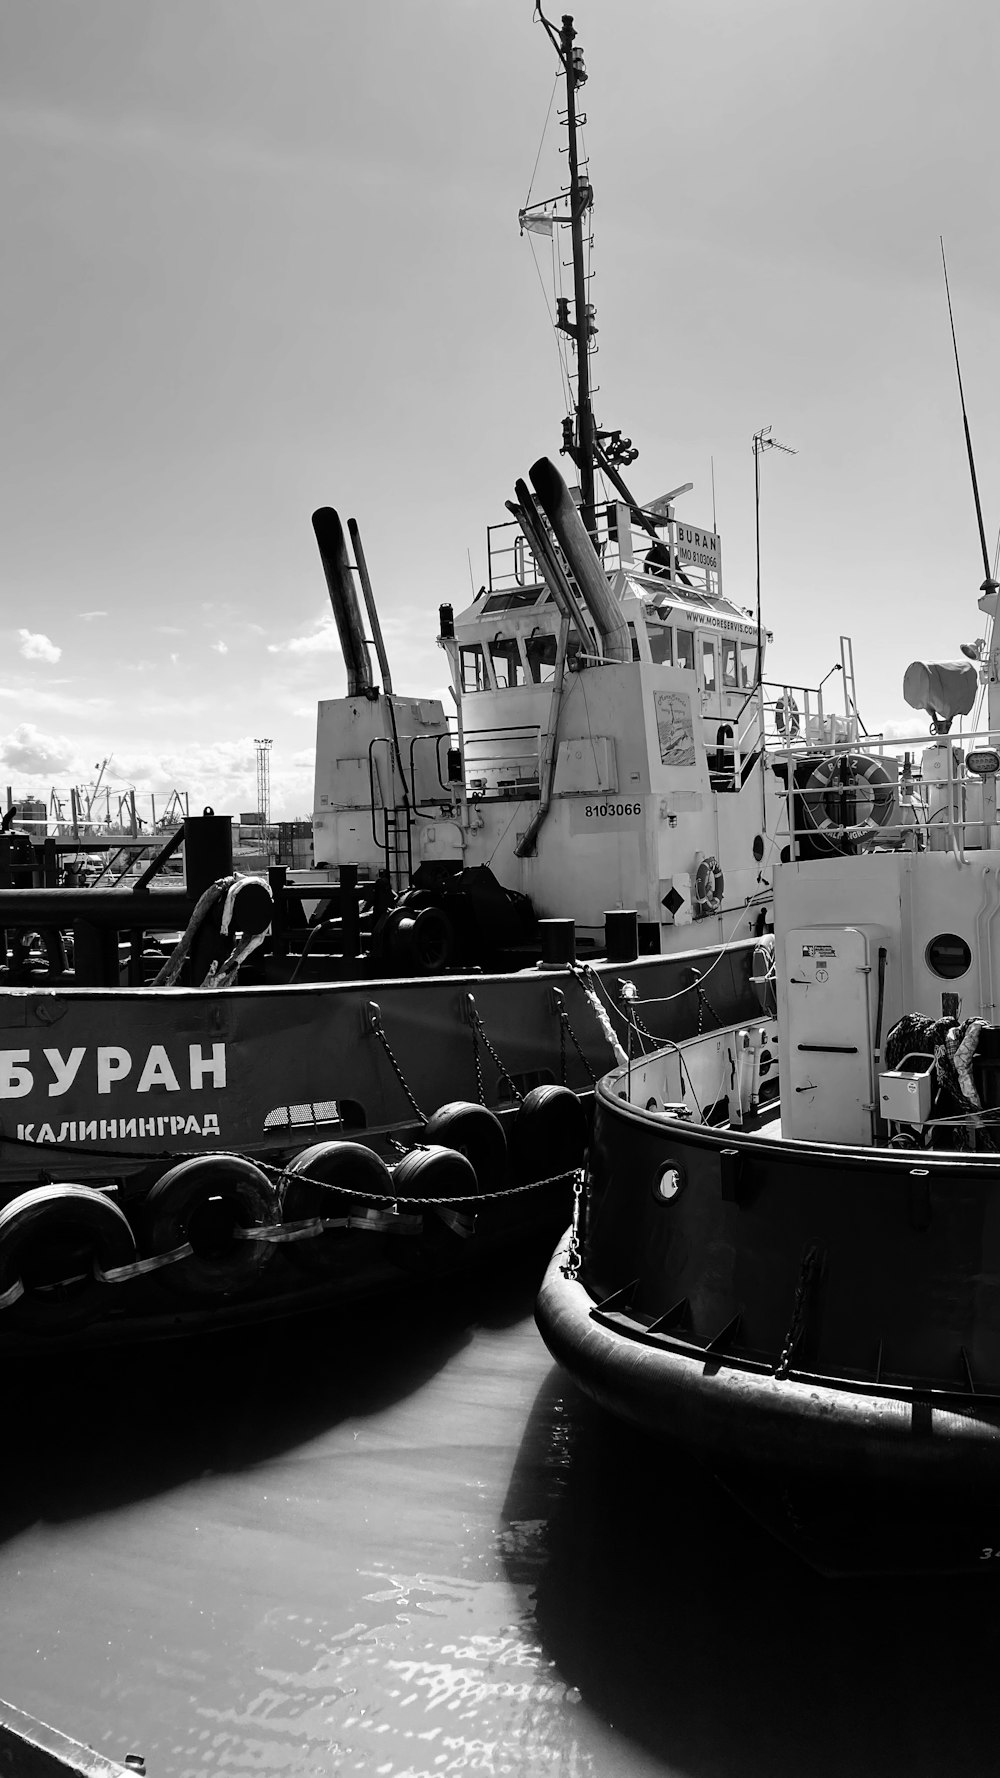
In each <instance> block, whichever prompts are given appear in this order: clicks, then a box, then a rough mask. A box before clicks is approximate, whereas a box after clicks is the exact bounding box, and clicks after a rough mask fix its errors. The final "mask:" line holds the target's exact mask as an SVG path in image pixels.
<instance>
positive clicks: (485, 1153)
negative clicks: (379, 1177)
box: [422, 1099, 507, 1192]
mask: <svg viewBox="0 0 1000 1778" xmlns="http://www.w3.org/2000/svg"><path fill="white" fill-rule="evenodd" d="M422 1140H423V1141H424V1142H428V1143H432V1144H437V1145H440V1146H441V1147H443V1148H454V1149H456V1150H457V1151H458V1153H459V1154H464V1155H465V1157H466V1159H467V1160H469V1161H471V1162H472V1165H473V1167H474V1168H475V1173H476V1179H477V1180H478V1182H479V1189H480V1191H484V1192H492V1191H499V1190H500V1188H501V1186H502V1185H503V1182H504V1177H505V1175H506V1172H507V1138H506V1136H505V1135H504V1129H503V1124H502V1123H501V1122H500V1119H499V1118H498V1117H497V1115H496V1113H495V1112H493V1111H490V1110H489V1109H488V1107H487V1106H485V1105H474V1104H473V1103H472V1102H471V1100H467V1099H453V1100H451V1101H450V1102H449V1103H448V1104H447V1105H439V1106H438V1108H437V1110H436V1111H435V1112H434V1113H433V1115H432V1116H431V1117H429V1118H428V1120H427V1128H426V1129H425V1131H424V1134H423V1138H422Z"/></svg>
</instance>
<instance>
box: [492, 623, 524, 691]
mask: <svg viewBox="0 0 1000 1778" xmlns="http://www.w3.org/2000/svg"><path fill="white" fill-rule="evenodd" d="M490 660H491V662H492V663H493V671H494V673H495V675H496V682H497V686H498V688H499V690H500V691H507V690H509V689H510V688H511V686H514V685H523V684H524V663H523V662H522V660H521V653H520V650H519V648H518V646H517V637H516V636H494V638H493V641H492V642H491V643H490Z"/></svg>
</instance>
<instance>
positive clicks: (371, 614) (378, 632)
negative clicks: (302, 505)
mask: <svg viewBox="0 0 1000 1778" xmlns="http://www.w3.org/2000/svg"><path fill="white" fill-rule="evenodd" d="M347 529H348V530H349V532H350V533H351V543H352V545H353V548H354V560H355V561H356V562H357V564H358V575H359V577H360V580H361V591H362V592H363V593H364V595H365V606H366V608H367V611H368V622H369V623H370V624H371V629H372V641H373V642H374V644H375V653H376V655H377V656H378V665H379V672H380V673H381V675H382V690H383V691H384V692H385V695H386V697H387V698H391V697H392V675H391V674H390V672H389V657H388V656H387V654H386V652H385V641H384V639H383V636H382V625H381V624H380V623H379V621H378V607H377V606H376V604H375V594H374V593H373V591H372V583H371V576H370V574H369V573H368V563H367V562H366V561H365V552H364V547H363V545H362V542H361V532H360V530H359V528H358V521H357V519H348V521H347Z"/></svg>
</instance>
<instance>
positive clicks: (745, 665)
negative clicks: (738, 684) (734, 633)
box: [740, 642, 757, 691]
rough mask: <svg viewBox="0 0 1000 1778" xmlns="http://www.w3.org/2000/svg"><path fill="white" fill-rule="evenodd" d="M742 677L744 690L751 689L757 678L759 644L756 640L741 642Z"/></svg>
mask: <svg viewBox="0 0 1000 1778" xmlns="http://www.w3.org/2000/svg"><path fill="white" fill-rule="evenodd" d="M740 679H741V681H742V684H743V690H744V691H749V690H750V687H751V686H752V685H753V684H755V683H756V679H757V644H756V643H755V642H741V643H740Z"/></svg>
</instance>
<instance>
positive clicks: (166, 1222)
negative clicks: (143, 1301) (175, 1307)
mask: <svg viewBox="0 0 1000 1778" xmlns="http://www.w3.org/2000/svg"><path fill="white" fill-rule="evenodd" d="M216 1196H221V1197H222V1198H223V1200H224V1201H225V1200H228V1201H229V1203H230V1204H231V1206H232V1210H233V1217H232V1222H233V1224H234V1225H235V1224H239V1225H240V1226H241V1227H243V1228H261V1227H273V1226H274V1225H275V1224H276V1223H278V1222H279V1221H280V1211H279V1208H278V1197H277V1193H276V1192H275V1189H274V1187H273V1185H272V1184H271V1182H270V1180H269V1179H268V1177H267V1175H266V1174H265V1173H262V1172H261V1169H260V1168H259V1167H256V1166H254V1163H253V1162H252V1161H248V1160H246V1159H245V1157H244V1156H243V1155H238V1154H205V1155H192V1156H189V1158H188V1159H187V1160H186V1161H180V1162H178V1164H177V1166H176V1167H171V1168H170V1169H169V1171H168V1172H166V1173H164V1174H163V1175H162V1177H161V1178H160V1179H158V1180H157V1182H156V1184H155V1185H154V1186H153V1188H152V1190H151V1191H150V1193H149V1196H148V1197H147V1198H146V1199H145V1201H144V1203H143V1205H142V1207H141V1222H142V1229H143V1234H144V1240H143V1249H144V1251H145V1252H146V1253H148V1254H150V1255H153V1254H156V1253H169V1252H170V1250H171V1249H172V1248H174V1247H180V1246H182V1245H183V1243H184V1242H185V1241H188V1240H190V1234H189V1228H190V1225H191V1223H192V1221H193V1219H194V1217H195V1215H196V1213H197V1211H198V1210H200V1209H202V1208H203V1207H204V1206H205V1205H206V1204H207V1202H208V1199H209V1198H210V1197H216ZM195 1232H197V1231H195ZM192 1245H195V1244H194V1243H193V1242H192ZM276 1252H277V1249H276V1248H275V1247H273V1246H272V1245H270V1244H269V1243H267V1242H264V1241H237V1240H235V1239H231V1240H230V1243H229V1245H228V1247H226V1248H225V1249H224V1251H223V1252H221V1253H218V1254H211V1253H205V1252H202V1253H199V1252H198V1251H197V1248H196V1250H195V1252H194V1253H193V1254H192V1255H191V1256H190V1258H188V1259H182V1260H178V1261H177V1262H176V1263H175V1264H173V1265H170V1266H164V1267H163V1269H162V1271H159V1272H155V1273H154V1274H153V1276H154V1278H155V1279H156V1282H157V1283H158V1284H159V1285H161V1286H162V1288H163V1289H164V1290H167V1291H169V1292H170V1293H171V1295H175V1296H184V1297H189V1298H194V1299H200V1300H211V1299H212V1298H218V1297H224V1296H228V1295H230V1294H231V1293H232V1292H233V1291H242V1290H247V1289H249V1288H250V1287H251V1286H252V1285H254V1284H255V1283H256V1282H257V1280H258V1278H259V1277H260V1274H261V1272H262V1271H263V1270H264V1268H265V1267H266V1266H268V1265H270V1264H271V1262H272V1261H273V1259H274V1258H275V1255H276Z"/></svg>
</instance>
